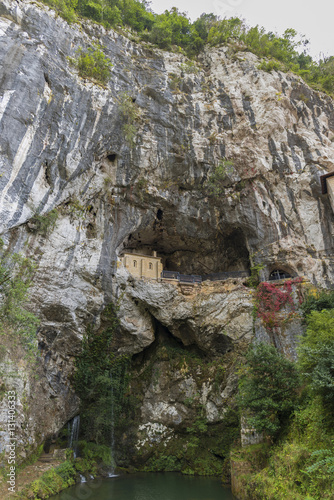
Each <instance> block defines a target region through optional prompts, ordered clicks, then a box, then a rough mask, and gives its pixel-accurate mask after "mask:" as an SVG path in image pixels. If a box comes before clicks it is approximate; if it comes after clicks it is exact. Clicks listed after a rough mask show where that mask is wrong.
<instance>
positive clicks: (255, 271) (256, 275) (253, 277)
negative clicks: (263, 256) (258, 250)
mask: <svg viewBox="0 0 334 500" xmlns="http://www.w3.org/2000/svg"><path fill="white" fill-rule="evenodd" d="M262 269H264V264H261V263H260V264H256V265H254V266H252V267H251V268H250V272H251V274H250V277H249V278H248V279H247V286H249V287H251V288H256V287H257V286H258V285H259V283H260V272H261V271H262Z"/></svg>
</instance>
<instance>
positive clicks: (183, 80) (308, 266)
mask: <svg viewBox="0 0 334 500" xmlns="http://www.w3.org/2000/svg"><path fill="white" fill-rule="evenodd" d="M0 36H1V38H0V44H1V50H0V59H1V64H2V69H1V77H0V99H1V101H0V120H1V121H0V128H1V133H0V165H1V167H0V169H1V175H0V190H1V192H0V224H1V230H0V232H1V235H2V238H3V240H4V242H5V248H6V249H7V250H8V251H10V252H22V253H24V254H25V255H27V256H29V257H31V258H33V259H35V260H36V262H37V263H38V268H37V270H36V274H35V277H34V287H33V289H32V290H31V308H32V310H33V311H34V312H35V313H36V314H38V315H39V317H40V318H41V322H42V326H41V329H40V333H39V340H40V347H41V352H42V365H43V366H44V368H43V370H44V371H43V373H42V375H41V377H42V379H43V380H42V381H41V384H42V385H43V387H45V391H46V399H47V403H44V402H43V403H41V402H40V401H41V399H40V395H39V394H38V393H37V392H35V393H33V394H32V396H31V400H30V414H31V421H29V423H27V426H28V427H27V429H28V430H27V432H26V433H25V432H22V444H23V445H25V444H27V440H28V437H27V436H28V434H29V432H30V430H31V429H33V428H34V427H37V422H38V423H39V425H41V420H42V421H44V422H46V423H45V425H44V430H43V432H41V433H40V436H38V434H37V432H34V433H32V434H31V435H32V436H33V439H34V440H35V442H40V441H41V440H43V436H44V437H45V435H46V434H47V433H48V432H49V433H52V432H54V431H55V430H56V429H57V428H60V427H61V426H62V425H63V424H64V423H65V422H66V421H67V420H68V419H69V418H71V417H72V416H73V415H74V414H75V412H76V411H77V408H78V405H77V400H76V399H75V396H74V395H73V392H72V391H71V390H70V389H69V390H68V392H66V390H65V389H63V387H64V386H67V384H68V380H69V377H70V374H71V373H72V371H73V360H74V357H75V356H76V354H77V353H78V352H79V349H80V342H81V338H82V334H83V333H84V331H85V329H86V326H87V323H88V322H91V321H92V322H93V323H94V324H95V325H96V326H97V327H98V326H99V322H100V312H101V310H102V309H103V307H104V305H105V304H106V303H107V302H108V301H110V299H111V298H112V297H114V298H116V299H118V300H119V302H120V319H121V327H122V329H121V335H120V337H119V338H118V339H117V341H118V348H119V351H120V352H128V353H131V354H134V353H139V352H140V351H142V350H143V349H145V348H147V347H148V346H149V345H150V344H151V343H152V342H153V341H154V339H155V333H156V322H159V324H161V325H163V326H164V327H165V328H166V329H167V330H168V332H169V334H170V335H172V336H174V337H176V338H178V339H180V340H181V341H182V343H183V345H184V346H188V347H190V346H192V345H193V346H196V347H197V348H198V349H200V350H201V351H202V352H204V353H206V354H207V355H210V356H214V355H216V354H217V353H219V355H221V354H223V353H224V352H226V351H227V350H229V349H233V348H234V347H235V345H237V344H238V342H239V341H240V339H247V340H248V339H250V336H251V332H252V319H251V297H250V294H249V292H248V291H247V290H246V289H245V288H244V287H243V285H242V283H239V282H238V284H236V285H234V284H233V283H228V284H227V285H226V287H225V285H222V286H220V285H203V286H202V288H201V289H200V290H199V293H197V294H196V295H193V296H191V295H190V296H186V295H183V294H182V292H181V291H180V289H179V288H178V287H175V286H174V285H168V284H164V283H147V282H145V281H141V280H132V281H131V279H129V276H127V275H126V274H125V273H124V272H122V271H121V270H120V269H119V268H118V267H117V256H118V255H119V254H120V253H121V251H122V250H123V249H131V248H132V249H135V250H136V251H147V252H148V251H151V250H153V249H154V250H156V251H158V254H159V255H161V256H162V257H163V258H164V263H165V267H166V268H168V269H178V270H179V271H181V272H184V273H196V274H207V273H210V272H221V271H227V270H245V269H248V268H249V266H250V264H251V263H255V264H256V263H260V262H261V263H263V264H264V269H263V271H262V279H267V278H268V276H269V273H270V272H271V271H272V270H273V269H276V268H281V269H284V270H286V271H289V272H291V273H293V274H298V275H304V276H305V277H306V278H308V279H309V280H310V281H312V282H314V283H316V284H319V285H322V286H331V283H332V281H333V273H334V267H333V252H332V250H333V212H332V209H331V207H330V204H329V200H328V198H327V196H326V195H322V194H321V187H320V181H319V177H320V175H321V174H323V173H326V172H328V171H329V170H331V168H332V166H333V164H332V157H333V153H334V144H333V142H332V140H333V138H334V109H333V102H332V100H331V99H330V98H329V97H328V96H326V95H324V94H321V93H317V92H314V91H312V90H311V89H310V88H309V87H308V86H307V85H306V84H305V83H303V81H302V80H301V79H300V78H298V77H296V76H295V75H293V74H283V73H281V72H272V73H265V72H263V71H261V70H259V69H258V68H257V66H258V59H257V58H256V56H254V55H253V54H250V53H248V52H242V51H239V52H238V51H236V50H235V49H233V48H232V47H223V48H215V49H210V50H207V51H206V52H205V53H204V54H203V55H202V56H201V60H200V61H199V62H198V65H197V69H198V71H197V72H195V73H194V72H192V73H188V72H187V65H186V59H185V58H184V57H183V56H182V55H180V54H170V53H167V52H162V51H159V50H157V49H155V48H152V47H151V46H148V45H145V44H136V43H135V42H132V41H130V40H129V39H128V38H126V37H125V36H123V35H121V34H119V33H116V32H113V31H112V30H110V31H106V30H105V29H104V28H102V27H101V26H97V25H94V24H93V23H89V22H85V23H84V24H83V25H82V26H81V25H77V24H74V25H72V26H69V25H68V24H67V23H66V22H65V21H63V20H62V19H61V18H59V17H56V16H55V14H54V12H53V11H51V10H50V9H48V8H47V7H45V6H44V5H38V4H37V3H36V2H32V1H30V0H15V1H11V0H1V3H0ZM96 42H99V43H101V44H102V45H103V46H104V50H105V54H106V55H107V56H108V57H109V58H110V59H111V61H112V64H113V68H112V73H111V77H110V80H109V82H108V84H107V86H106V87H105V88H102V87H100V86H98V85H96V84H94V83H93V82H91V81H88V80H83V79H81V78H80V77H79V76H78V74H77V71H76V69H75V67H74V66H73V65H72V64H71V63H70V61H69V59H68V58H73V57H74V58H75V57H76V51H77V50H78V48H79V47H83V48H86V47H89V46H91V45H92V44H93V43H96ZM122 92H127V93H128V94H129V95H130V96H131V97H132V98H133V101H134V103H133V105H134V106H136V107H137V108H138V110H139V112H140V118H138V120H137V121H136V123H135V127H136V136H135V139H134V144H133V145H131V144H129V143H128V142H127V141H126V140H125V137H124V119H123V117H122V113H121V112H120V108H119V99H120V95H121V93H122ZM224 157H226V158H227V159H229V160H231V161H232V163H233V168H231V169H227V171H226V179H225V188H224V191H222V192H221V194H220V195H219V196H216V197H213V196H210V194H209V193H208V191H207V188H206V185H207V180H208V178H209V177H210V175H211V174H212V172H213V171H214V169H215V167H216V166H217V165H218V164H219V162H220V161H221V160H222V158H224ZM53 208H57V210H58V219H57V222H56V226H55V228H54V229H53V230H52V231H50V232H49V233H48V234H41V233H40V232H38V231H36V228H35V226H34V223H33V221H31V219H32V218H33V216H34V215H35V214H36V213H38V214H41V215H43V214H47V213H48V212H49V211H50V210H51V209H53ZM8 363H10V361H8ZM5 376H6V375H5ZM7 378H8V377H7ZM7 382H8V380H7ZM187 390H189V391H190V390H191V382H189V387H188V389H187ZM22 391H23V389H22ZM22 391H21V390H20V394H19V397H20V398H21V399H23V392H22ZM202 393H203V394H204V389H203V391H202ZM147 400H156V395H155V393H154V392H152V391H151V392H150V393H148V394H147ZM157 404H158V403H155V406H154V405H152V409H151V410H150V414H147V415H146V414H145V416H144V417H143V419H144V420H145V419H152V418H153V419H154V420H155V421H157V422H161V421H162V420H163V418H162V417H161V415H162V414H164V413H166V414H168V415H170V419H173V418H174V417H173V412H174V410H170V411H169V410H168V411H167V410H166V411H165V409H166V405H167V406H168V408H170V402H169V401H166V400H162V401H161V404H162V405H165V406H163V409H160V410H159V408H158V409H157ZM210 404H211V406H212V404H215V405H216V403H215V402H214V401H212V402H210ZM41 405H44V406H43V412H44V413H43V415H44V416H43V419H41V418H40V417H39V415H41V411H42V410H41ZM64 408H65V410H64ZM147 408H148V406H147ZM147 408H146V409H145V411H148V410H147ZM206 408H207V410H206V411H207V414H208V415H209V414H210V411H211V410H209V409H208V405H207V407H206ZM159 412H160V416H158V414H159ZM177 412H178V415H182V412H183V410H182V409H180V408H179V409H177ZM211 414H212V417H210V418H212V419H215V418H216V417H215V416H214V415H216V410H215V408H214V407H213V406H212V411H211ZM168 418H169V417H168ZM175 418H179V417H175ZM26 421H27V419H26ZM51 421H52V422H53V423H52V425H51V424H50V425H49V423H47V422H51ZM144 424H145V422H144ZM42 425H43V424H42Z"/></svg>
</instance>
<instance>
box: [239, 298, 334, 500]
mask: <svg viewBox="0 0 334 500" xmlns="http://www.w3.org/2000/svg"><path fill="white" fill-rule="evenodd" d="M333 296H334V294H333V291H321V292H314V291H313V292H312V291H310V292H309V294H308V296H307V297H306V300H305V301H304V303H303V305H302V308H303V309H304V315H305V321H306V326H307V328H306V333H305V334H304V335H303V336H302V337H301V339H300V345H299V349H298V351H299V352H298V362H297V364H296V365H292V364H291V363H290V362H289V361H287V360H284V363H283V364H280V363H281V362H280V363H279V365H277V362H276V361H275V359H274V360H273V359H272V356H273V355H274V349H273V348H272V347H271V348H270V347H268V346H267V347H266V348H265V349H264V348H263V347H260V350H259V351H258V349H259V348H258V347H255V348H253V349H252V351H251V352H252V354H251V355H248V356H247V363H246V368H245V372H244V373H243V374H242V376H241V383H240V385H241V387H240V394H241V396H240V399H241V403H240V406H241V408H242V409H243V411H245V409H246V408H249V409H251V410H252V412H253V413H252V414H251V415H250V419H249V422H250V424H251V425H253V426H254V428H256V429H257V430H259V431H261V430H263V431H264V432H265V433H266V434H267V435H269V436H270V437H272V430H273V431H274V433H275V434H274V436H275V445H274V446H271V447H268V446H267V445H258V450H257V452H256V453H260V454H262V459H261V460H260V461H259V462H258V464H257V465H256V466H254V464H255V463H256V460H255V459H254V453H255V452H254V449H252V447H250V449H249V450H247V449H246V450H242V451H241V452H239V451H237V452H236V454H237V456H238V455H239V459H240V460H243V461H244V462H245V464H246V466H245V469H248V473H245V474H244V475H243V476H242V477H241V478H240V481H241V482H242V489H243V490H244V491H245V492H246V494H247V495H249V498H250V499H254V500H255V499H256V500H264V499H266V500H281V499H283V498H293V499H295V500H305V499H308V500H322V499H332V498H333V497H334V477H333V471H334V448H333V444H334V430H333V429H334V426H333V424H334V417H333V415H334V413H333V410H334V308H333V307H332V304H333ZM257 351H258V353H260V354H261V352H262V351H263V353H264V352H265V351H268V354H266V356H265V359H262V356H259V355H258V354H257ZM254 352H255V355H254ZM249 356H251V357H249ZM275 357H276V358H277V359H278V358H279V355H277V354H276V355H274V358H275ZM285 363H286V364H287V366H286V368H285V369H284V370H283V366H285ZM296 370H298V373H296ZM298 380H299V382H298ZM245 395H246V398H245ZM280 405H283V407H284V408H283V410H284V412H283V414H282V413H280V409H279V413H277V408H279V407H280ZM281 416H283V420H281V418H280V417H281ZM277 417H278V418H277ZM265 418H267V422H266V421H265V420H264V419H265ZM273 425H274V428H273V429H272V426H273ZM282 431H284V432H282ZM247 454H248V456H247ZM241 455H242V456H241Z"/></svg>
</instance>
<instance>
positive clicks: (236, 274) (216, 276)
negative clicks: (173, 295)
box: [161, 271, 249, 283]
mask: <svg viewBox="0 0 334 500" xmlns="http://www.w3.org/2000/svg"><path fill="white" fill-rule="evenodd" d="M248 276H249V273H248V271H228V272H224V273H211V274H206V275H204V276H200V275H198V274H181V273H179V272H177V271H162V273H161V278H163V279H167V280H177V281H179V282H180V283H202V281H206V280H209V281H223V280H226V279H228V278H247V277H248Z"/></svg>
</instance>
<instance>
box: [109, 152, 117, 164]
mask: <svg viewBox="0 0 334 500" xmlns="http://www.w3.org/2000/svg"><path fill="white" fill-rule="evenodd" d="M116 158H117V154H116V153H109V154H108V155H107V160H108V161H110V162H111V163H114V161H116Z"/></svg>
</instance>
